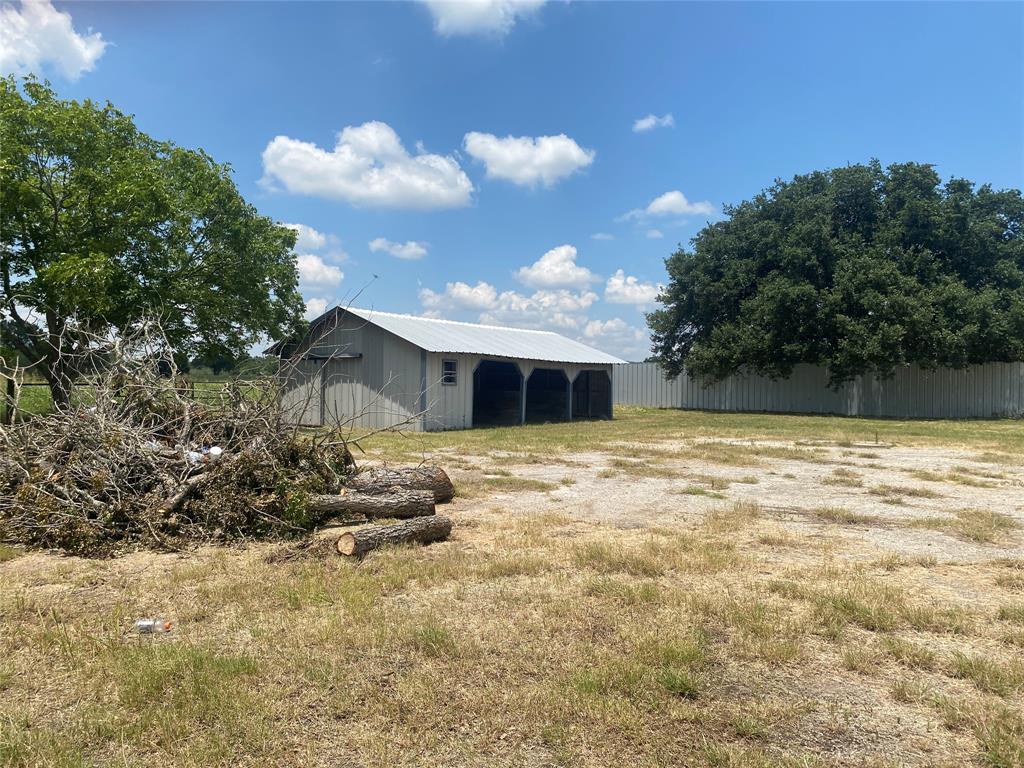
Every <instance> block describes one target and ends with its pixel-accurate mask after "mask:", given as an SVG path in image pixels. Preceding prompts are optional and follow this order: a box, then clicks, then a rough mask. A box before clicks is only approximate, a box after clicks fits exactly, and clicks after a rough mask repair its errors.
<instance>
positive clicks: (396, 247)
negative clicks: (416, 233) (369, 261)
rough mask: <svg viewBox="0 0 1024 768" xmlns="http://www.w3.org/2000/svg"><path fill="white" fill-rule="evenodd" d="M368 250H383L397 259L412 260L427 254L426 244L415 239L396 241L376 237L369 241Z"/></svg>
mask: <svg viewBox="0 0 1024 768" xmlns="http://www.w3.org/2000/svg"><path fill="white" fill-rule="evenodd" d="M370 250H371V251H372V252H373V253H377V252H378V251H384V252H385V253H390V254H391V255H392V256H394V257H395V258H397V259H407V260H413V259H422V258H423V257H424V256H426V255H427V244H426V243H418V242H416V241H415V240H408V241H406V242H404V243H396V242H393V241H391V240H388V239H387V238H385V237H378V238H375V239H373V240H371V241H370Z"/></svg>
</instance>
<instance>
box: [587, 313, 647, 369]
mask: <svg viewBox="0 0 1024 768" xmlns="http://www.w3.org/2000/svg"><path fill="white" fill-rule="evenodd" d="M583 340H584V341H586V342H587V343H589V344H593V345H594V346H596V347H598V348H599V349H603V350H605V351H608V352H611V353H612V354H615V355H618V356H619V357H621V358H623V359H625V360H642V359H643V358H644V357H646V356H647V354H648V353H649V350H650V346H651V345H650V337H649V336H648V335H647V332H646V331H643V330H641V329H640V328H637V327H635V326H632V325H630V324H629V323H627V322H626V321H625V320H623V319H622V318H620V317H613V318H612V319H611V320H591V321H589V322H588V323H587V324H586V325H585V326H584V327H583Z"/></svg>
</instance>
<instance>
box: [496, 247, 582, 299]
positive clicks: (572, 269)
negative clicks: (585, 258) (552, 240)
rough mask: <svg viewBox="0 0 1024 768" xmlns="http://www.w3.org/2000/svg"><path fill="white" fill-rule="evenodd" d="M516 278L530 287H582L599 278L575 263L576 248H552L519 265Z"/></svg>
mask: <svg viewBox="0 0 1024 768" xmlns="http://www.w3.org/2000/svg"><path fill="white" fill-rule="evenodd" d="M516 279H517V280H519V282H521V283H523V284H524V285H528V286H530V287H531V288H584V287H586V286H587V285H589V284H590V283H593V282H595V281H597V280H598V279H599V278H598V277H597V275H595V274H594V273H593V272H591V271H590V270H589V269H587V268H586V267H581V266H580V265H579V264H577V263H576V248H575V247H574V246H572V245H560V246H558V247H557V248H552V249H551V250H550V251H548V252H547V253H545V254H544V255H543V256H541V257H540V258H539V259H537V261H535V262H534V263H533V264H531V265H529V266H528V267H520V268H519V270H518V271H517V272H516Z"/></svg>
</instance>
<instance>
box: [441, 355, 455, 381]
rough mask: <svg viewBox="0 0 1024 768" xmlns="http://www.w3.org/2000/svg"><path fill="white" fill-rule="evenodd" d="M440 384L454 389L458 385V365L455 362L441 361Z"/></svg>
mask: <svg viewBox="0 0 1024 768" xmlns="http://www.w3.org/2000/svg"><path fill="white" fill-rule="evenodd" d="M441 383H442V384H443V385H444V386H446V387H454V386H455V385H456V384H458V383H459V364H458V361H456V360H442V361H441Z"/></svg>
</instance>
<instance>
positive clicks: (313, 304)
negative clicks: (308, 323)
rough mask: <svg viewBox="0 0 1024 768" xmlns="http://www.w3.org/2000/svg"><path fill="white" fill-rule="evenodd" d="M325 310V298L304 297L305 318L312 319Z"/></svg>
mask: <svg viewBox="0 0 1024 768" xmlns="http://www.w3.org/2000/svg"><path fill="white" fill-rule="evenodd" d="M326 311H327V299H317V298H313V299H306V319H307V320H312V319H314V318H317V317H320V315H322V314H323V313H324V312H326Z"/></svg>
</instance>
